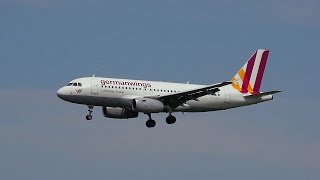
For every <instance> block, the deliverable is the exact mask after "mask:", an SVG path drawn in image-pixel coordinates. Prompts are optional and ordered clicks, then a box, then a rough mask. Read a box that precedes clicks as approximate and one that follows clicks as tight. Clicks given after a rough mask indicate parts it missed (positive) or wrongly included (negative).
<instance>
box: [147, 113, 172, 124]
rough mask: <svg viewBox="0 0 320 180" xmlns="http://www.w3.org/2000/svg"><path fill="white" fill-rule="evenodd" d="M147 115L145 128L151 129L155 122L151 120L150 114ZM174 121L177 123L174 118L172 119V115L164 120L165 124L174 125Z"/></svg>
mask: <svg viewBox="0 0 320 180" xmlns="http://www.w3.org/2000/svg"><path fill="white" fill-rule="evenodd" d="M147 115H148V116H149V119H148V120H147V122H146V126H147V127H148V128H152V127H154V126H156V121H155V120H153V119H152V118H151V114H150V113H149V114H147ZM176 121H177V119H176V117H174V116H173V115H171V113H170V114H169V116H168V117H167V118H166V122H167V124H174V123H175V122H176Z"/></svg>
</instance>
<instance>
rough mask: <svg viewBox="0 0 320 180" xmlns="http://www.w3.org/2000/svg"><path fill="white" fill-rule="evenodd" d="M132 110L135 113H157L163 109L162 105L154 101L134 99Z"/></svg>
mask: <svg viewBox="0 0 320 180" xmlns="http://www.w3.org/2000/svg"><path fill="white" fill-rule="evenodd" d="M132 109H133V110H134V111H136V112H143V113H158V112H163V111H164V109H165V106H164V104H163V103H162V102H161V101H159V100H156V99H150V98H136V99H133V101H132Z"/></svg>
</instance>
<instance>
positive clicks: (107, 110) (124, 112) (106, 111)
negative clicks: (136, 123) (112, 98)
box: [102, 107, 139, 119]
mask: <svg viewBox="0 0 320 180" xmlns="http://www.w3.org/2000/svg"><path fill="white" fill-rule="evenodd" d="M102 114H103V116H104V117H108V118H115V119H129V118H136V117H138V115H139V113H138V112H135V111H132V110H128V109H124V108H114V107H102Z"/></svg>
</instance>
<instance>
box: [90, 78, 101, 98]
mask: <svg viewBox="0 0 320 180" xmlns="http://www.w3.org/2000/svg"><path fill="white" fill-rule="evenodd" d="M90 81H91V93H92V94H98V93H99V92H98V79H96V78H91V79H90Z"/></svg>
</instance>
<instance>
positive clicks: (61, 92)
mask: <svg viewBox="0 0 320 180" xmlns="http://www.w3.org/2000/svg"><path fill="white" fill-rule="evenodd" d="M66 95H67V92H66V89H65V88H64V87H62V88H60V89H58V91H57V96H58V97H59V98H60V99H63V98H64V97H65V96H66Z"/></svg>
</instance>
